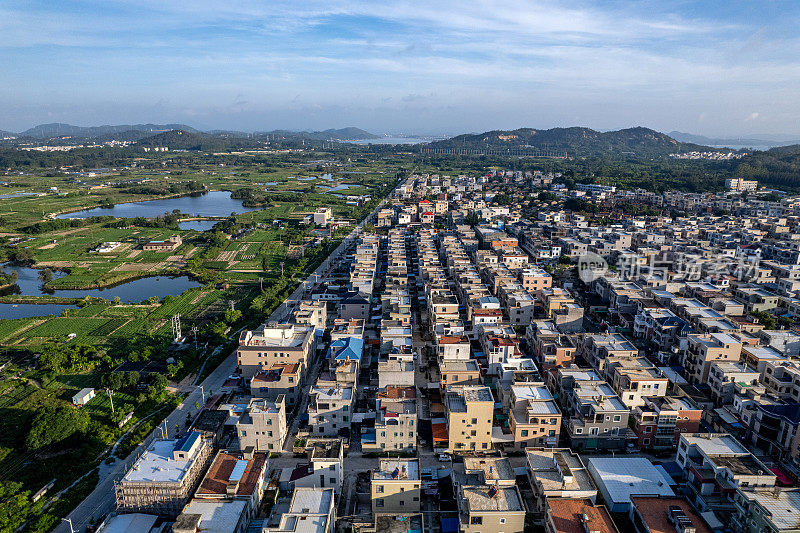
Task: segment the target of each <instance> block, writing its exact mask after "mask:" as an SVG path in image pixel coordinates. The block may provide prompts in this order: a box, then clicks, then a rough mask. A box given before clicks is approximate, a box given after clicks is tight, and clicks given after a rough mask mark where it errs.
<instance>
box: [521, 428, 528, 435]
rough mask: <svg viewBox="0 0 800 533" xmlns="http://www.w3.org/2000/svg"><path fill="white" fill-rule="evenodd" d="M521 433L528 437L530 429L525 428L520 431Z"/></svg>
mask: <svg viewBox="0 0 800 533" xmlns="http://www.w3.org/2000/svg"><path fill="white" fill-rule="evenodd" d="M520 434H521V435H522V436H523V437H527V436H528V430H527V429H523V430H522V431H521V432H520Z"/></svg>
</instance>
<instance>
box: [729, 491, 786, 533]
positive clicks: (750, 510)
mask: <svg viewBox="0 0 800 533" xmlns="http://www.w3.org/2000/svg"><path fill="white" fill-rule="evenodd" d="M734 501H735V503H736V512H735V513H733V514H732V515H731V528H732V529H733V530H734V531H741V532H742V533H763V532H767V531H768V532H770V533H793V532H795V531H797V530H798V529H800V525H798V523H797V515H798V514H800V490H798V489H767V490H765V489H756V490H747V489H739V490H737V491H736V495H735V496H734Z"/></svg>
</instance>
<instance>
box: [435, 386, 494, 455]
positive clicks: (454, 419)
mask: <svg viewBox="0 0 800 533" xmlns="http://www.w3.org/2000/svg"><path fill="white" fill-rule="evenodd" d="M445 414H446V416H447V433H448V443H449V444H448V450H449V451H450V452H451V453H452V452H470V451H471V452H476V451H485V450H489V449H491V447H492V418H493V414H494V397H493V396H492V391H491V389H489V387H486V386H483V385H468V386H461V387H451V388H450V390H448V391H447V393H446V394H445Z"/></svg>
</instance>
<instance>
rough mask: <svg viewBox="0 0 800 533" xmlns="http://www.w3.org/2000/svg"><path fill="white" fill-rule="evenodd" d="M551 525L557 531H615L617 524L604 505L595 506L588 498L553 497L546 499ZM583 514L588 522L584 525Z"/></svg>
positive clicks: (562, 532)
mask: <svg viewBox="0 0 800 533" xmlns="http://www.w3.org/2000/svg"><path fill="white" fill-rule="evenodd" d="M547 506H548V507H549V508H550V514H551V516H552V517H553V525H554V526H555V529H556V531H557V532H558V533H586V530H587V528H588V530H589V531H596V532H598V533H617V531H618V530H617V526H616V524H614V521H613V520H612V519H611V515H610V514H609V512H608V510H607V509H606V508H605V507H595V506H594V505H592V502H591V501H589V500H583V499H574V498H558V499H556V498H553V499H549V500H547ZM584 515H585V516H586V517H587V518H588V523H587V524H586V527H584Z"/></svg>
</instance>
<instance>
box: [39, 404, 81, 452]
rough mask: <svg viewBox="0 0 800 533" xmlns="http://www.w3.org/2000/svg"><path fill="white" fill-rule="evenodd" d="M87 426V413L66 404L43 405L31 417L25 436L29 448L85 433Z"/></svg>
mask: <svg viewBox="0 0 800 533" xmlns="http://www.w3.org/2000/svg"><path fill="white" fill-rule="evenodd" d="M88 427H89V414H88V413H87V412H86V411H83V410H80V409H75V408H73V407H71V406H68V405H61V406H58V407H45V408H44V409H42V410H40V411H39V412H38V413H37V414H36V416H35V417H34V419H33V424H32V425H31V429H30V431H29V432H28V436H27V437H25V446H26V447H27V448H28V449H29V450H38V449H40V448H43V447H44V446H48V445H50V444H55V443H59V442H62V441H64V440H65V439H67V438H69V437H71V436H72V435H74V434H76V433H85V432H86V430H87V429H88Z"/></svg>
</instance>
